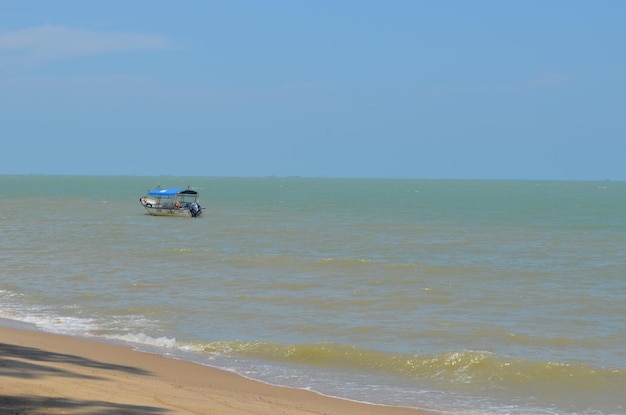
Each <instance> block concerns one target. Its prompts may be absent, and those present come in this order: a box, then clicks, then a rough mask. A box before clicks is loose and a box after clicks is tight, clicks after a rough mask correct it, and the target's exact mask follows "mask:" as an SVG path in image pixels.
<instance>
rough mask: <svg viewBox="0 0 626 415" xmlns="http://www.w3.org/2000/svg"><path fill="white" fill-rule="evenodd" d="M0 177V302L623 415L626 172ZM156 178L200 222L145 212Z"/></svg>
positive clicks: (331, 387)
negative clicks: (192, 204) (608, 177)
mask: <svg viewBox="0 0 626 415" xmlns="http://www.w3.org/2000/svg"><path fill="white" fill-rule="evenodd" d="M0 184H1V185H2V189H3V190H4V192H3V194H2V196H1V198H2V205H3V208H2V210H1V211H0V228H1V229H2V235H3V238H2V241H1V242H0V317H4V318H9V319H14V320H19V321H26V322H30V323H33V324H35V325H37V326H38V327H39V328H41V329H43V330H48V331H54V332H60V333H65V334H75V335H88V336H97V337H100V338H105V339H110V340H114V341H118V342H119V341H122V342H129V343H131V344H133V345H134V346H135V347H137V348H139V349H143V350H149V351H153V352H158V353H163V354H166V355H170V356H172V357H176V358H183V359H188V360H193V361H196V362H198V363H202V364H209V365H213V366H216V367H221V368H226V369H230V370H234V371H236V372H238V373H241V374H242V375H244V376H247V377H251V378H254V379H259V380H262V381H266V382H269V383H274V384H280V385H285V386H294V387H300V388H308V389H312V390H315V391H318V392H320V393H324V394H328V395H333V396H339V397H344V398H348V399H354V400H360V401H367V402H373V403H381V404H388V405H398V406H408V407H416V408H421V409H426V410H431V411H437V412H450V413H468V414H470V413H471V414H528V413H534V414H624V413H626V398H625V397H624V390H626V349H625V348H624V347H623V345H624V344H626V301H625V297H626V272H625V271H626V254H625V252H624V249H623V247H625V246H626V214H625V213H624V212H626V183H624V182H541V181H455V180H373V179H360V180H356V179H355V180H350V179H306V178H203V177H84V176H37V175H33V176H0ZM157 185H161V186H162V187H186V186H188V185H190V186H191V187H192V188H194V189H195V190H197V191H199V192H200V195H201V200H200V203H201V205H202V206H203V208H205V211H204V213H203V217H202V218H198V219H192V218H167V217H152V216H149V215H146V213H145V210H144V209H143V207H141V205H140V203H139V201H138V199H139V197H140V196H142V195H144V194H145V192H146V191H147V190H149V189H151V188H154V187H156V186H157Z"/></svg>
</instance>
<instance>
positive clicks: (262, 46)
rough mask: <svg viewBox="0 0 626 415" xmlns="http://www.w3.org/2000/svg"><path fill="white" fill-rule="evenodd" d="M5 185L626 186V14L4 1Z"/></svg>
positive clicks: (332, 4)
mask: <svg viewBox="0 0 626 415" xmlns="http://www.w3.org/2000/svg"><path fill="white" fill-rule="evenodd" d="M0 143H1V146H2V163H0V174H39V173H43V174H89V175H90V174H96V175H101V174H102V175H161V174H164V175H183V176H268V175H277V176H290V175H297V176H306V177H383V178H468V179H472V178H476V179H559V180H578V179H582V180H596V179H598V180H603V179H612V180H626V162H625V159H626V1H622V0H614V1H611V0H601V1H591V0H589V1H576V0H550V1H544V0H524V1H522V0H519V1H500V0H494V1H481V0H476V1H447V0H442V1H420V0H407V1H393V0H392V1H363V0H358V1H356V0H355V1H348V0H345V1H322V0H284V1H275V0H265V1H258V0H250V1H238V0H224V1H208V0H207V1H158V0H157V1H155V0H149V1H148V0H146V1H142V0H132V1H117V0H108V1H97V2H95V1H84V0H79V1H62V0H60V1H47V0H46V1H3V2H2V3H1V4H0Z"/></svg>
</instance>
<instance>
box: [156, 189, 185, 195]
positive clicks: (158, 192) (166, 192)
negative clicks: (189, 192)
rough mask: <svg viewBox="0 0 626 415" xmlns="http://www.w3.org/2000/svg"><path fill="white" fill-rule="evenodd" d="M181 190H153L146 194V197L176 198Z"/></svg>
mask: <svg viewBox="0 0 626 415" xmlns="http://www.w3.org/2000/svg"><path fill="white" fill-rule="evenodd" d="M182 191H183V189H154V190H150V191H149V192H148V196H176V195H177V194H179V193H180V192H182Z"/></svg>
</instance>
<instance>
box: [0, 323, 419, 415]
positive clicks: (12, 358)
mask: <svg viewBox="0 0 626 415" xmlns="http://www.w3.org/2000/svg"><path fill="white" fill-rule="evenodd" d="M0 323H1V322H0ZM0 413H2V414H12V415H26V414H31V415H34V414H38V415H39V414H90V415H113V414H125V415H140V414H141V415H146V414H164V415H165V414H168V415H169V414H171V415H174V414H221V415H230V414H242V415H243V414H252V415H254V414H259V415H261V414H268V415H270V414H271V415H275V414H285V415H305V414H306V415H311V414H320V415H321V414H327V415H331V414H346V415H350V414H354V415H379V414H381V415H382V414H385V415H420V414H422V415H423V414H424V413H423V412H419V411H416V410H413V409H407V408H395V407H386V406H377V405H368V404H362V403H358V402H352V401H347V400H343V399H336V398H330V397H326V396H322V395H319V394H316V393H313V392H310V391H305V390H300V389H292V388H285V387H278V386H271V385H268V384H265V383H262V382H257V381H253V380H250V379H246V378H244V377H241V376H239V375H236V374H234V373H230V372H227V371H222V370H219V369H215V368H211V367H207V366H202V365H199V364H194V363H191V362H186V361H180V360H175V359H169V358H166V357H163V356H160V355H156V354H150V353H143V352H138V351H135V350H133V349H131V348H130V347H125V346H119V345H113V344H108V343H102V342H98V341H92V340H90V339H82V338H75V337H69V336H62V335H56V334H49V333H43V332H39V331H36V330H30V329H28V328H22V327H13V326H12V325H7V324H4V325H1V324H0Z"/></svg>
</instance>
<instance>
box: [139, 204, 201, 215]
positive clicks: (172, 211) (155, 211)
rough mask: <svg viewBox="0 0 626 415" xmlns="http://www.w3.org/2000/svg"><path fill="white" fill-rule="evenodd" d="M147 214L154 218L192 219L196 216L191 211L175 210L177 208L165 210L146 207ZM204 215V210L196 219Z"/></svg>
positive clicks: (163, 208)
mask: <svg viewBox="0 0 626 415" xmlns="http://www.w3.org/2000/svg"><path fill="white" fill-rule="evenodd" d="M144 208H145V209H146V212H148V214H149V215H152V216H180V217H188V218H191V217H193V216H194V215H193V214H192V213H191V211H190V210H189V209H182V208H181V209H175V208H165V207H148V206H144ZM201 215H202V210H200V211H199V212H198V213H197V214H196V217H198V216H201Z"/></svg>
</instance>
